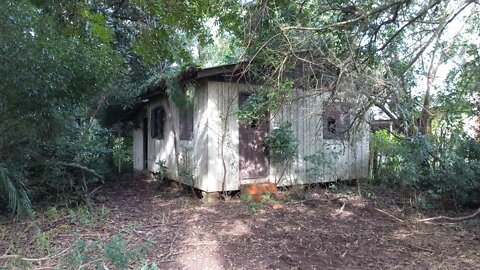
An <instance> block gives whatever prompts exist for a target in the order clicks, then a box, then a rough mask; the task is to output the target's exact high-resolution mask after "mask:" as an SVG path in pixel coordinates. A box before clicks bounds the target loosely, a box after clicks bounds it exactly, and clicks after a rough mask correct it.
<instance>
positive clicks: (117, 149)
mask: <svg viewBox="0 0 480 270" xmlns="http://www.w3.org/2000/svg"><path fill="white" fill-rule="evenodd" d="M132 141H133V140H132V138H131V137H116V138H114V139H113V146H112V154H113V162H114V164H117V165H118V173H122V172H124V171H125V169H128V168H133V159H132Z"/></svg>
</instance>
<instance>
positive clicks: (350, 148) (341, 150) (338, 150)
mask: <svg viewBox="0 0 480 270" xmlns="http://www.w3.org/2000/svg"><path fill="white" fill-rule="evenodd" d="M302 97H305V98H302ZM327 97H328V96H326V95H323V96H318V95H316V96H315V95H308V93H305V92H304V91H301V90H297V91H296V92H295V96H294V98H293V99H294V101H293V102H292V103H291V104H289V105H287V106H284V107H283V108H282V109H280V111H279V112H278V113H277V114H275V115H274V117H273V121H272V127H271V128H272V129H273V128H275V127H278V126H281V125H282V124H285V123H291V124H292V130H293V133H294V136H295V137H296V138H297V140H298V156H297V158H296V159H295V160H294V161H293V162H292V164H291V166H290V167H289V168H288V169H287V170H285V172H284V173H283V177H282V181H281V182H280V184H281V185H292V184H309V183H319V182H330V181H335V180H338V179H340V180H348V179H359V178H366V177H367V176H368V152H369V149H368V147H369V128H368V125H367V124H366V123H360V124H359V125H358V126H357V125H355V126H354V127H355V129H354V130H352V131H351V132H350V133H349V139H348V140H340V139H323V122H322V112H323V102H324V101H325V100H326V99H327ZM313 155H317V156H318V157H320V158H319V162H318V163H317V162H315V163H314V162H312V161H309V160H306V159H308V158H309V157H312V156H313ZM271 165H272V171H271V172H272V174H273V175H274V178H275V179H277V180H278V179H279V178H280V176H281V175H282V171H283V167H281V166H275V165H274V164H271Z"/></svg>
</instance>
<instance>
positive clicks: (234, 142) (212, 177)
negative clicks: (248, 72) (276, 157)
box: [133, 80, 369, 192]
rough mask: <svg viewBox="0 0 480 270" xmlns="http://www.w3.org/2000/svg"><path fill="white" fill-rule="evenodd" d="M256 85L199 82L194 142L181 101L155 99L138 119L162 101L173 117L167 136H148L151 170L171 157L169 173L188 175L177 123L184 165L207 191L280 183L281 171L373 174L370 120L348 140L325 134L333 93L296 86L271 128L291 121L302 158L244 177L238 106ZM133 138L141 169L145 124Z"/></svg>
mask: <svg viewBox="0 0 480 270" xmlns="http://www.w3.org/2000/svg"><path fill="white" fill-rule="evenodd" d="M251 90H252V86H249V85H246V84H233V83H226V82H216V81H208V82H207V81H206V80H204V81H201V82H199V84H198V87H197V89H196V92H195V105H194V128H193V139H192V140H191V141H180V139H179V133H180V132H179V131H180V129H179V118H178V111H177V109H176V108H175V106H172V107H171V108H170V110H169V109H168V108H169V107H168V106H167V103H166V99H165V97H163V98H160V99H158V100H155V101H152V102H151V103H150V104H149V105H148V106H147V107H146V108H145V110H144V112H143V113H142V114H140V115H139V120H138V121H140V123H141V119H143V117H145V116H146V115H147V113H148V117H150V111H151V110H152V109H153V108H155V107H156V106H158V105H162V106H165V109H166V111H167V119H166V124H165V134H164V139H163V140H157V139H152V138H151V136H148V138H149V142H148V148H149V158H148V159H149V160H148V170H149V171H152V172H154V171H157V170H158V166H157V165H156V162H157V161H159V160H165V161H166V162H167V164H166V165H167V167H168V171H167V174H168V176H169V177H171V178H173V179H176V180H182V179H183V178H182V177H179V175H178V174H177V163H176V158H175V143H174V141H175V140H174V132H173V130H174V129H173V127H174V128H175V131H176V135H177V149H178V152H179V153H178V157H179V161H180V164H182V165H181V166H183V167H184V168H185V169H186V170H187V171H189V172H191V173H192V174H193V179H194V183H193V185H194V186H195V187H197V188H199V189H201V190H203V191H206V192H215V191H222V190H223V189H225V190H238V189H239V188H240V185H241V184H245V183H251V182H260V181H262V182H264V181H269V182H274V181H276V180H277V179H278V178H279V177H280V175H282V181H281V182H280V184H281V185H293V184H308V183H318V182H328V181H335V180H337V179H342V180H346V179H358V178H366V177H367V175H368V151H369V149H368V148H369V129H368V125H367V124H365V123H364V124H361V125H359V126H358V128H357V129H356V131H355V132H353V133H351V134H349V136H348V137H349V139H348V140H337V139H323V123H322V115H323V114H322V111H323V102H324V101H325V100H326V97H327V96H309V97H306V98H303V97H302V96H303V95H305V92H304V91H296V92H295V97H294V100H295V101H294V102H292V103H291V104H288V105H286V106H284V107H283V108H282V109H281V110H279V111H278V112H271V115H270V116H271V121H270V130H272V129H274V128H276V127H278V126H280V125H282V124H284V123H287V122H289V123H291V124H292V129H293V132H294V135H295V136H296V138H297V139H298V157H297V158H296V159H295V160H294V162H293V163H292V164H291V166H289V167H288V168H287V169H286V171H285V172H284V173H283V174H282V169H283V166H278V165H276V164H270V175H269V177H268V178H262V179H248V180H240V176H239V124H238V121H237V119H236V116H235V111H236V110H237V109H238V96H239V93H241V92H250V91H251ZM149 123H150V121H149ZM149 132H150V127H149ZM133 137H134V168H135V169H137V170H141V169H142V162H143V145H142V140H143V139H142V128H141V127H140V129H138V130H135V131H134V133H133ZM314 156H317V159H316V161H312V157H314ZM224 166H225V167H224ZM224 181H225V185H223V183H224ZM185 184H190V185H191V184H192V183H188V182H186V183H185Z"/></svg>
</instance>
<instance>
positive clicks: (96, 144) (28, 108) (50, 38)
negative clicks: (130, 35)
mask: <svg viewBox="0 0 480 270" xmlns="http://www.w3.org/2000/svg"><path fill="white" fill-rule="evenodd" d="M92 16H94V17H95V18H97V19H99V16H98V15H92ZM0 17H2V18H4V19H2V20H0V27H1V28H2V32H1V33H0V39H1V40H2V46H0V60H1V62H2V63H7V64H5V65H0V77H1V78H2V82H1V83H0V92H1V93H2V95H1V98H0V131H1V132H0V134H1V135H0V192H1V194H2V195H1V196H0V207H1V208H5V207H8V208H9V209H10V210H11V211H12V212H17V213H20V212H22V211H28V210H29V209H30V208H31V205H30V201H29V199H33V200H34V201H39V200H44V199H48V198H52V197H54V199H55V200H57V199H61V200H64V199H66V198H67V197H72V194H74V195H79V194H83V193H84V192H86V190H85V189H86V184H88V183H89V182H92V181H98V180H99V179H101V178H102V177H101V175H100V174H102V172H103V171H104V170H106V163H103V162H102V158H103V157H104V156H105V155H106V153H107V152H108V150H107V149H108V147H107V145H106V142H107V140H108V132H107V131H106V130H104V129H103V128H101V127H100V126H99V125H98V123H96V122H95V120H93V118H92V111H91V109H90V108H91V107H92V105H93V106H97V102H98V100H99V98H100V97H102V96H103V95H105V94H106V92H107V90H108V88H109V87H111V85H112V82H113V80H114V78H115V77H116V76H117V74H120V72H121V69H122V65H121V61H120V58H119V57H118V55H117V54H116V53H115V52H114V51H113V50H112V49H111V48H110V47H109V46H108V45H106V44H103V43H98V42H97V41H95V40H96V39H90V38H89V37H88V35H87V34H86V35H85V36H83V35H81V34H80V33H81V32H78V34H79V35H76V34H72V33H69V34H66V32H64V31H63V30H65V28H63V26H60V25H58V24H57V21H55V18H56V17H55V16H51V15H50V14H48V13H47V9H43V8H37V7H36V6H35V5H33V4H32V3H31V2H30V1H26V0H21V1H2V2H1V3H0ZM87 33H90V32H89V31H87ZM28 190H32V195H33V196H32V197H30V196H29V192H28Z"/></svg>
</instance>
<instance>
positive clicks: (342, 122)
mask: <svg viewBox="0 0 480 270" xmlns="http://www.w3.org/2000/svg"><path fill="white" fill-rule="evenodd" d="M323 108H324V112H323V138H324V139H346V138H347V131H348V128H349V127H350V114H349V111H350V104H349V103H346V102H339V103H333V104H326V103H324V104H323Z"/></svg>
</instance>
